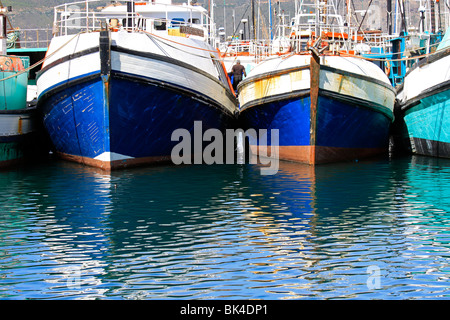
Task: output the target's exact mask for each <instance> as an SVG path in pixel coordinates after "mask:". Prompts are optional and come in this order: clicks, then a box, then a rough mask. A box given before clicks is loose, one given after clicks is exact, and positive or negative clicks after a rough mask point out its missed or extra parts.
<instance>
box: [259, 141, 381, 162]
mask: <svg viewBox="0 0 450 320" xmlns="http://www.w3.org/2000/svg"><path fill="white" fill-rule="evenodd" d="M250 150H251V152H252V153H253V154H267V153H265V152H267V151H268V150H270V146H269V147H267V146H256V145H251V146H250ZM386 152H387V149H385V148H338V147H322V146H280V147H279V155H278V159H280V160H287V161H294V162H299V163H304V164H309V165H316V164H325V163H333V162H344V161H352V160H357V159H364V158H370V157H373V156H377V155H382V154H385V153H386ZM269 154H270V152H269Z"/></svg>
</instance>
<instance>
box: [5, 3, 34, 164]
mask: <svg viewBox="0 0 450 320" xmlns="http://www.w3.org/2000/svg"><path fill="white" fill-rule="evenodd" d="M0 24H1V26H2V27H1V28H0V33H1V34H0V40H1V48H0V168H5V167H10V166H12V165H16V164H18V163H23V162H25V161H27V160H30V159H32V158H33V157H35V158H36V156H37V154H36V153H35V152H36V148H37V144H36V143H37V142H38V134H39V132H38V128H39V125H38V122H39V114H38V112H37V109H36V106H33V105H29V104H28V103H27V86H28V73H27V70H26V69H25V67H24V64H26V63H27V62H28V61H29V60H28V57H17V56H13V55H8V54H6V53H7V52H6V38H7V37H6V8H4V7H0Z"/></svg>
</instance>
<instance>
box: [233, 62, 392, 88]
mask: <svg viewBox="0 0 450 320" xmlns="http://www.w3.org/2000/svg"><path fill="white" fill-rule="evenodd" d="M301 70H309V64H308V65H306V66H301V67H295V68H288V69H282V70H276V71H270V72H265V73H262V74H259V75H256V76H253V77H249V78H246V79H245V80H243V81H242V82H241V83H239V86H238V87H239V88H240V87H242V86H245V85H246V84H248V83H250V82H253V81H257V80H262V79H267V78H271V77H276V76H281V75H284V74H287V73H291V72H297V71H301ZM320 70H325V71H330V72H333V73H337V74H341V75H344V76H348V77H353V78H357V79H361V80H365V81H368V82H372V83H376V84H378V85H380V86H383V87H384V88H386V89H388V90H390V91H392V92H393V93H394V94H395V89H394V88H393V87H392V86H391V85H390V84H388V83H386V82H383V81H381V80H378V79H374V78H371V77H369V76H366V75H361V74H358V73H354V72H348V71H344V70H340V69H337V68H333V67H330V66H325V65H322V64H321V65H320Z"/></svg>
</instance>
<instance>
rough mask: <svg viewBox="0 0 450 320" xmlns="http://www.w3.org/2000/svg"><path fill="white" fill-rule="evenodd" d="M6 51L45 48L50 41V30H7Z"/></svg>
mask: <svg viewBox="0 0 450 320" xmlns="http://www.w3.org/2000/svg"><path fill="white" fill-rule="evenodd" d="M7 34H8V37H7V41H6V45H7V48H8V49H20V48H47V47H48V46H49V44H50V41H51V39H52V29H51V28H46V29H45V28H40V29H13V30H8V32H7Z"/></svg>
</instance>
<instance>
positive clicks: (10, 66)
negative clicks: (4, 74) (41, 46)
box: [0, 56, 24, 72]
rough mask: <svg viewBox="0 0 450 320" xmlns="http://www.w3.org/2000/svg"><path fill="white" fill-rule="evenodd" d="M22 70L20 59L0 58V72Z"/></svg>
mask: <svg viewBox="0 0 450 320" xmlns="http://www.w3.org/2000/svg"><path fill="white" fill-rule="evenodd" d="M22 70H24V67H23V63H22V59H20V58H19V57H8V56H1V57H0V71H10V72H11V71H14V72H18V71H22Z"/></svg>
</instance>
